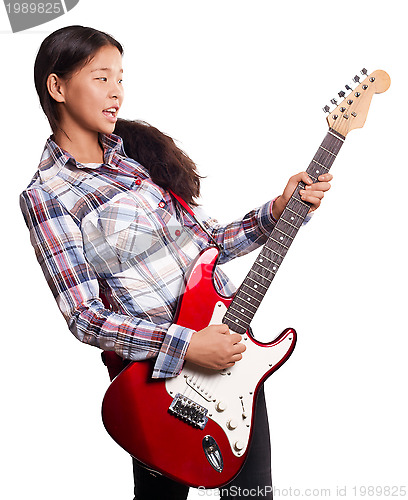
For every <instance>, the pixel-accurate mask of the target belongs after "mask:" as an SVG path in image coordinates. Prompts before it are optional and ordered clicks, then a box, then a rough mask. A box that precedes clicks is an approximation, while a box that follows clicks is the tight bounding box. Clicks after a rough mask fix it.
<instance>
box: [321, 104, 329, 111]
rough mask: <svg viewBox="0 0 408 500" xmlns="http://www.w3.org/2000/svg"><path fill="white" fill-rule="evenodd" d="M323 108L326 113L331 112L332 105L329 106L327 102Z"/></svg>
mask: <svg viewBox="0 0 408 500" xmlns="http://www.w3.org/2000/svg"><path fill="white" fill-rule="evenodd" d="M322 109H323V111H324V112H325V113H329V112H330V106H328V105H327V104H326V106H325V107H324V108H322Z"/></svg>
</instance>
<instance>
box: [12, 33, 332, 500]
mask: <svg viewBox="0 0 408 500" xmlns="http://www.w3.org/2000/svg"><path fill="white" fill-rule="evenodd" d="M122 53H123V49H122V46H121V45H120V44H119V43H118V42H117V41H116V40H114V39H113V38H112V37H111V36H109V35H108V34H106V33H102V32H100V31H97V30H94V29H92V28H85V27H81V26H70V27H66V28H62V29H60V30H58V31H56V32H55V33H52V34H51V35H49V36H48V37H47V38H46V39H45V40H44V42H43V43H42V45H41V47H40V50H39V52H38V55H37V58H36V62H35V70H34V74H35V85H36V89H37V92H38V95H39V98H40V102H41V105H42V108H43V110H44V112H45V114H46V116H47V118H48V120H49V123H50V125H51V129H52V135H51V137H50V138H49V139H48V140H47V142H46V145H45V149H44V152H43V156H42V158H41V162H40V165H39V168H38V171H37V172H36V174H35V176H34V178H33V179H32V181H31V183H30V184H29V186H28V187H27V189H26V190H25V191H24V192H23V193H22V195H21V207H22V211H23V214H24V217H25V220H26V223H27V226H28V227H29V229H30V234H31V242H32V244H33V246H34V249H35V252H36V255H37V258H38V261H39V263H40V265H41V267H42V270H43V272H44V275H45V277H46V280H47V282H48V285H49V286H50V288H51V290H52V292H53V294H54V297H55V299H56V301H57V304H58V306H59V308H60V310H61V312H62V314H63V315H64V317H65V319H66V321H67V323H68V326H69V329H70V330H71V332H72V333H73V334H74V335H75V336H76V337H77V338H78V339H79V340H80V341H82V342H85V343H88V344H92V345H95V346H97V347H99V348H100V349H102V350H104V351H106V352H115V353H116V354H117V355H118V356H119V357H120V359H123V360H133V361H137V360H142V359H146V358H154V370H153V375H152V376H153V377H171V376H174V375H177V374H178V373H179V372H180V370H181V368H182V365H183V362H184V360H190V361H192V362H194V363H196V364H198V365H201V366H204V367H207V368H210V369H214V370H219V369H222V368H225V367H227V366H232V365H233V364H234V363H237V362H239V361H240V359H241V358H242V356H243V355H245V354H244V351H245V346H244V345H243V343H242V342H240V340H241V336H240V335H238V334H235V333H233V332H229V330H228V327H227V326H226V325H212V326H209V327H207V328H205V329H203V330H201V331H198V332H195V331H192V330H190V329H188V328H184V327H182V326H180V325H177V324H175V323H173V318H174V314H175V309H176V305H177V301H178V296H179V292H180V288H181V286H182V283H183V276H184V273H185V271H186V270H187V268H188V266H189V265H190V263H191V262H192V261H193V260H194V258H195V257H196V256H197V255H198V253H199V252H200V251H201V250H202V249H204V248H206V247H207V246H208V245H210V244H211V243H212V241H214V240H215V241H216V242H217V243H219V244H221V245H222V248H223V252H222V255H221V258H220V261H219V263H220V264H222V263H223V262H227V261H228V260H230V259H233V258H234V257H237V256H239V255H242V254H245V253H247V252H249V251H251V250H253V249H255V248H258V247H259V246H260V245H262V244H263V243H264V242H265V240H266V237H267V234H268V233H269V232H270V231H271V230H272V228H273V227H274V224H275V222H276V219H277V218H278V217H279V216H280V214H281V213H282V210H283V208H284V207H285V205H286V203H287V201H288V199H289V198H290V196H291V194H292V192H293V190H294V188H295V186H296V185H297V183H298V182H299V181H300V180H303V181H304V182H305V183H306V184H307V187H306V189H305V190H304V191H302V199H303V200H305V201H307V202H309V203H311V205H312V208H311V209H312V210H314V209H316V208H317V207H318V206H319V205H320V202H321V199H322V198H323V196H324V192H326V191H327V190H328V189H329V188H330V184H329V182H330V180H331V179H332V176H331V175H330V174H326V175H322V176H320V177H319V182H317V183H315V184H313V185H312V181H311V180H310V179H309V178H308V176H307V174H306V173H305V172H302V173H299V174H297V175H295V176H293V177H291V179H290V180H289V182H288V184H287V186H286V188H285V190H284V192H283V194H282V195H281V196H279V197H278V198H277V199H275V200H274V201H271V202H268V203H266V204H265V205H262V206H261V207H259V208H256V209H254V210H252V211H250V212H249V213H248V214H246V215H245V216H244V217H243V218H242V219H239V220H236V221H234V222H232V223H230V224H226V225H220V224H218V223H216V221H214V220H213V219H210V218H208V217H206V216H204V215H203V213H202V211H201V209H200V208H199V207H198V205H197V199H198V197H199V194H200V177H199V175H198V174H197V172H196V169H195V165H194V163H193V162H192V161H191V160H190V159H189V158H188V157H187V156H186V155H185V154H184V153H183V152H182V151H180V150H179V149H178V148H177V147H176V145H175V144H174V142H173V141H172V140H171V139H170V138H169V137H167V136H165V135H164V134H162V133H161V132H159V131H158V130H157V129H155V128H153V127H150V126H148V125H147V124H144V123H139V122H127V121H123V120H121V121H120V122H119V123H118V118H117V115H118V111H119V109H120V106H121V104H122V101H123V85H122V73H123V69H122ZM115 126H117V129H116V133H119V135H121V136H123V137H124V138H125V149H123V145H122V140H121V139H120V137H118V136H117V135H114V134H113V131H114V130H115ZM125 150H126V151H127V153H128V154H129V155H130V156H131V157H133V158H129V157H127V156H126V154H125ZM172 192H173V193H175V194H176V195H177V196H179V197H180V198H182V199H183V200H185V201H186V202H187V203H188V204H189V205H190V207H191V208H192V209H193V211H194V212H195V215H194V217H193V216H192V215H191V214H190V213H189V212H187V211H185V210H182V209H181V206H180V203H179V201H177V196H176V197H175V196H174V195H173V194H172ZM197 220H200V221H201V225H202V226H203V228H204V229H203V228H202V227H201V225H199V224H198V223H197ZM215 279H216V283H217V286H218V287H219V288H220V290H222V291H223V292H224V293H225V294H227V295H230V294H231V293H233V291H234V287H233V285H232V284H231V283H230V282H229V280H228V278H227V277H226V276H225V275H224V273H223V272H222V271H221V270H220V269H219V268H218V267H217V270H216V276H215ZM102 296H103V297H104V302H102V300H101V297H102ZM104 303H105V304H106V306H105V305H104ZM268 432H269V431H268V421H267V415H266V406H265V401H264V396H263V392H262V391H261V392H260V394H259V398H258V402H257V411H256V421H255V425H254V437H253V441H252V444H251V449H250V452H249V456H248V460H247V462H246V464H245V466H244V468H243V469H242V471H241V473H240V474H239V475H238V477H237V478H236V479H235V480H234V481H233V482H232V483H231V485H230V486H233V485H235V487H237V486H241V487H242V488H258V487H260V488H265V487H267V486H270V485H271V473H270V448H269V439H268V436H269V435H268ZM134 476H135V498H136V499H147V498H155V499H157V498H166V499H171V498H174V499H183V498H186V497H187V494H188V488H187V487H186V486H184V485H180V484H177V483H175V482H173V481H171V480H169V479H167V478H164V477H160V476H157V475H155V474H152V473H151V472H150V471H148V470H146V469H145V468H144V467H143V466H141V465H140V464H138V463H137V462H136V461H134ZM236 491H237V490H234V498H236V494H235V492H236ZM229 495H230V493H229V491H228V488H223V490H222V496H224V497H226V498H228V497H229ZM263 498H268V496H264V497H263Z"/></svg>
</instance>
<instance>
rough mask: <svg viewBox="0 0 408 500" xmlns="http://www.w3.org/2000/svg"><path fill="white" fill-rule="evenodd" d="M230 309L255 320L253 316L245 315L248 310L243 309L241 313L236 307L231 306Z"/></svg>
mask: <svg viewBox="0 0 408 500" xmlns="http://www.w3.org/2000/svg"><path fill="white" fill-rule="evenodd" d="M230 309H231V310H233V311H235V312H236V313H237V314H238V315H239V316H244V317H245V318H246V319H252V318H253V315H251V316H248V315H246V314H245V311H246V309H244V308H243V307H241V309H240V310H239V311H238V309H237V308H236V307H235V306H231V307H230Z"/></svg>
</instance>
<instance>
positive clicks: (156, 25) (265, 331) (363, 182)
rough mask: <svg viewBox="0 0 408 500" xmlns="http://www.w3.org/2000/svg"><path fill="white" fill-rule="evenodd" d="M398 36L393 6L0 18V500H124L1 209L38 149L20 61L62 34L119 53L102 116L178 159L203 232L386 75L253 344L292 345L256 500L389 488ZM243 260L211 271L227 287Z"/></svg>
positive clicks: (275, 384) (301, 159)
mask: <svg viewBox="0 0 408 500" xmlns="http://www.w3.org/2000/svg"><path fill="white" fill-rule="evenodd" d="M405 19H406V8H405V7H404V6H403V2H400V1H393V0H389V1H388V2H379V1H377V0H371V1H366V0H361V1H359V2H353V3H350V2H349V3H346V2H332V1H327V0H325V1H317V0H311V1H309V2H304V1H300V0H294V1H291V2H279V3H278V2H273V1H253V2H242V1H237V0H235V1H226V0H218V1H213V0H210V1H206V2H204V1H195V0H190V1H179V0H172V1H169V0H166V1H156V0H150V1H149V2H146V1H139V0H134V1H132V2H128V1H123V0H116V1H114V2H112V1H107V0H98V1H96V0H80V2H79V4H78V5H77V6H76V7H75V8H74V9H73V10H72V11H70V12H69V13H68V14H66V15H64V16H63V17H61V18H59V19H56V20H54V21H52V22H49V23H47V24H45V25H43V26H40V27H37V28H33V29H32V30H28V31H26V32H22V33H19V34H12V33H11V30H10V27H9V24H8V20H7V17H6V14H5V10H4V9H3V8H2V7H1V8H0V22H1V25H0V31H1V34H0V44H1V53H2V57H1V61H2V62H1V77H0V84H1V94H0V95H1V101H2V118H1V140H2V153H1V158H2V162H1V165H2V188H1V193H2V196H1V201H0V203H1V213H2V225H3V230H2V233H3V236H2V248H1V252H2V259H1V262H2V269H3V279H2V282H3V286H2V297H3V298H2V304H3V306H2V328H1V331H2V356H1V360H2V362H1V383H2V411H1V416H0V418H1V432H2V437H1V453H2V454H4V459H5V461H4V460H3V466H2V476H3V479H2V481H1V488H2V489H4V492H2V493H1V496H2V498H5V499H7V500H14V499H17V500H20V499H22V498H27V497H33V498H41V499H42V500H51V499H52V500H54V499H56V498H58V499H59V500H65V499H72V498H76V499H78V500H83V499H93V498H95V499H96V498H97V499H98V500H104V499H106V500H111V499H113V498H114V499H116V500H119V499H123V500H125V499H131V498H132V474H131V462H130V459H129V458H128V456H127V455H126V453H125V452H124V451H122V450H121V449H120V448H119V447H118V446H117V445H116V444H115V443H114V442H113V441H112V440H111V439H110V437H109V436H108V435H107V433H106V432H105V430H104V428H103V425H102V422H101V418H100V404H101V401H102V398H103V394H104V392H105V390H106V388H107V386H108V376H107V373H106V370H105V367H104V366H103V365H102V363H101V362H100V353H99V351H97V350H96V349H95V348H91V347H88V346H84V345H82V344H80V343H79V342H78V341H77V340H75V339H74V337H73V336H72V335H71V334H70V333H69V331H68V329H67V327H66V325H65V322H64V320H63V319H62V316H60V313H59V311H58V309H57V307H56V305H55V303H54V300H53V298H52V295H51V293H50V291H49V290H48V288H47V286H46V284H45V281H44V278H43V276H42V273H41V270H40V268H39V266H38V264H37V263H36V260H35V257H34V252H33V250H32V248H31V245H30V243H29V239H28V231H27V229H26V228H25V225H24V222H23V218H22V216H21V214H20V210H19V206H18V194H19V193H20V192H21V191H22V190H23V189H24V188H25V186H26V185H27V184H28V182H29V180H30V179H31V177H32V175H33V174H34V172H35V169H36V166H37V164H38V161H39V158H40V155H41V152H42V149H43V145H44V142H45V140H46V138H47V137H48V135H49V129H48V124H47V122H46V120H45V118H44V117H43V114H42V111H41V109H40V106H39V103H38V100H37V96H36V94H35V90H34V85H33V76H32V74H33V63H34V58H35V54H36V51H37V49H38V47H39V45H40V43H41V41H42V40H43V39H44V38H45V36H46V35H47V34H49V33H50V32H52V31H54V30H56V29H58V28H60V27H62V26H65V25H69V24H82V25H85V26H93V27H95V28H98V29H101V30H104V31H108V32H109V33H111V34H112V35H113V36H115V37H116V38H117V39H118V40H119V41H120V42H121V43H122V44H123V45H124V47H125V57H124V68H125V85H126V87H125V88H126V100H125V104H124V106H123V108H122V112H121V116H122V117H125V118H140V119H144V120H146V121H148V122H150V123H152V124H153V125H155V126H157V127H159V128H160V129H162V130H163V131H164V132H166V133H168V134H170V135H172V136H173V137H175V138H176V139H178V140H179V141H180V145H181V147H182V148H183V149H184V150H185V151H186V152H187V153H188V154H189V155H190V156H191V157H192V158H193V159H194V160H195V161H196V163H197V164H198V166H199V170H200V172H201V173H202V174H203V175H205V176H206V179H205V180H204V181H203V196H202V204H203V205H204V207H205V208H206V211H207V212H209V213H211V214H212V215H214V216H216V217H217V218H218V219H219V220H220V221H229V220H231V219H233V218H235V217H238V216H241V215H243V214H244V213H245V212H246V211H247V210H248V209H250V208H253V207H255V206H257V205H259V204H261V203H263V202H264V201H266V200H268V199H270V198H271V197H273V196H276V195H278V194H280V193H281V191H282V189H283V187H284V185H285V183H286V181H287V179H288V178H289V176H290V175H292V174H294V173H296V172H298V171H300V170H303V169H306V167H307V166H308V164H309V162H310V160H311V158H312V157H313V155H314V152H315V150H316V149H317V147H318V145H319V144H320V142H321V140H322V139H323V137H324V135H325V134H326V130H327V126H326V123H325V118H324V115H323V112H322V110H321V108H322V106H323V105H324V104H326V102H327V101H328V99H329V98H330V97H333V96H334V94H335V93H336V92H337V91H338V90H340V87H341V86H342V85H344V84H345V83H347V82H348V81H349V80H351V77H352V76H354V75H355V74H356V72H358V71H359V70H360V69H361V68H362V67H366V68H368V69H369V71H370V72H371V71H374V70H375V69H384V70H386V71H387V72H388V73H389V74H390V76H391V79H392V84H391V88H390V90H389V91H388V92H386V93H385V94H381V95H376V96H374V98H373V101H372V105H371V109H370V112H369V116H368V119H367V123H366V125H365V127H364V128H363V129H361V130H356V131H353V132H351V133H350V135H349V136H348V137H347V140H346V143H345V145H344V146H343V149H342V151H341V154H340V155H339V158H338V159H337V160H336V163H335V165H334V167H333V174H334V175H335V178H334V180H333V188H332V190H331V191H330V193H328V194H327V196H326V198H325V200H324V203H323V206H322V208H321V209H319V211H318V212H317V213H316V214H315V216H314V218H313V220H312V221H311V222H310V224H309V225H308V226H307V227H305V228H303V229H302V230H301V232H300V234H299V236H298V238H297V240H296V242H295V243H294V244H293V246H292V249H291V251H290V253H289V255H288V257H287V259H286V263H285V264H284V265H283V266H282V268H281V270H280V273H279V274H278V276H277V278H276V280H275V281H274V283H273V285H272V287H271V290H270V292H268V294H267V297H266V298H265V301H264V303H263V305H262V307H261V309H260V311H259V312H258V314H257V316H256V318H255V321H254V328H255V331H256V333H257V335H258V337H259V338H260V339H261V340H264V341H267V340H271V339H272V338H273V337H275V336H276V335H277V334H278V333H279V332H280V331H281V330H282V329H283V328H285V327H287V326H293V327H295V328H296V330H297V332H298V335H299V341H298V344H297V347H296V349H295V352H294V353H293V355H292V357H291V359H290V360H289V361H288V362H287V363H286V364H285V365H284V366H283V367H282V368H281V369H280V370H279V371H278V372H276V373H275V374H274V375H273V376H272V377H271V378H270V379H269V381H268V382H267V383H266V391H267V400H268V407H269V414H270V424H271V439H272V447H273V452H272V453H273V455H272V461H273V479H274V485H275V487H276V488H277V489H278V490H279V491H276V495H275V497H276V498H280V497H282V496H286V497H292V496H293V497H295V496H296V497H297V498H302V497H303V494H306V492H305V489H306V488H310V489H311V490H314V491H311V492H310V493H311V495H313V496H315V497H322V496H324V495H323V493H321V492H320V490H321V489H323V488H327V489H329V490H330V493H331V497H335V496H337V488H338V487H339V488H344V487H346V488H347V489H346V490H342V492H346V496H347V498H355V497H356V496H355V491H354V490H353V487H354V486H357V487H360V486H370V485H371V486H398V487H399V486H407V485H408V473H407V470H408V460H407V449H408V448H407V447H408V438H407V420H408V411H407V404H406V400H407V390H406V384H407V375H408V373H407V372H408V370H407V361H406V359H407V351H408V335H407V333H408V331H407V330H408V328H407V322H406V314H405V310H404V305H403V304H404V303H405V302H406V284H407V278H408V276H407V274H408V273H407V264H406V255H407V238H406V236H405V232H406V214H405V205H406V203H405V199H406V193H407V183H406V167H407V160H406V146H405V139H404V137H405V135H406V134H405V125H406V123H405V122H406V115H407V106H406V90H405V89H406V84H407V77H408V71H407V67H406V35H405V34H404V31H405ZM253 259H254V255H251V256H247V257H245V258H242V259H239V260H237V261H236V262H234V263H231V264H229V265H228V267H227V268H226V270H227V272H229V273H230V275H231V276H232V277H233V279H234V280H235V282H236V283H239V282H240V280H241V279H242V278H243V277H244V275H245V274H246V272H247V270H248V269H249V267H250V265H251V263H252V261H253ZM288 488H292V496H291V495H290V492H289V491H288ZM295 489H298V490H296V491H295ZM279 493H280V496H279ZM210 494H211V495H215V492H208V495H210ZM359 496H361V495H359V491H358V490H357V497H359ZM199 497H200V495H199V492H197V491H192V492H191V494H190V496H189V498H191V499H193V498H199ZM326 497H327V493H326ZM304 498H306V496H305V497H304Z"/></svg>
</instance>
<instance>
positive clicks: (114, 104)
mask: <svg viewBox="0 0 408 500" xmlns="http://www.w3.org/2000/svg"><path fill="white" fill-rule="evenodd" d="M122 76H123V69H122V56H121V54H120V52H119V50H118V49H117V48H116V47H114V46H113V45H106V46H104V47H102V48H100V49H99V50H98V51H97V52H96V53H95V55H94V57H93V59H92V60H91V61H89V62H88V63H87V64H86V65H85V66H84V67H83V68H81V69H80V70H79V71H78V72H76V73H74V74H73V75H72V76H71V78H69V79H67V80H63V81H62V82H61V89H60V91H61V94H62V96H63V100H62V101H61V107H60V109H61V115H60V116H61V128H62V129H63V130H64V131H65V132H66V133H67V134H68V135H69V136H70V135H73V136H74V135H76V133H83V132H98V133H103V134H111V133H112V132H113V130H114V128H115V123H116V120H117V115H118V111H119V108H120V106H121V105H122V102H123V86H122Z"/></svg>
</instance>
